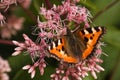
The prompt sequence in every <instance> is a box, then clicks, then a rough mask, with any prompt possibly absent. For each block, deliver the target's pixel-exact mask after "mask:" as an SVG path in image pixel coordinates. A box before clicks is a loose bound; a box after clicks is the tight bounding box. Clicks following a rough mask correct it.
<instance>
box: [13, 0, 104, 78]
mask: <svg viewBox="0 0 120 80" xmlns="http://www.w3.org/2000/svg"><path fill="white" fill-rule="evenodd" d="M78 1H79V0H65V1H63V2H62V4H61V5H58V6H56V5H55V4H54V5H53V7H52V8H51V9H49V10H48V9H46V8H45V7H44V6H42V7H41V8H40V15H41V16H42V19H44V21H40V20H41V19H39V17H38V27H36V29H35V32H34V34H37V35H38V37H39V38H40V43H38V44H36V43H34V42H33V41H32V40H31V39H30V38H29V37H28V36H27V35H25V34H23V37H24V39H25V42H24V43H19V42H17V41H13V43H14V44H15V45H16V46H18V47H17V48H15V52H14V53H13V55H14V56H15V55H18V54H20V53H21V52H22V51H26V52H27V53H29V54H30V56H31V59H32V61H33V62H34V63H33V65H26V66H24V67H23V69H24V70H28V73H31V78H33V77H34V76H35V68H36V67H39V70H40V73H41V75H43V74H44V68H45V67H46V63H45V60H44V58H45V57H48V56H49V55H48V51H47V50H48V45H49V43H50V42H51V41H54V40H56V39H58V38H59V37H61V36H63V35H65V34H66V28H70V29H71V31H72V30H75V29H76V28H78V27H84V28H86V27H89V25H90V24H89V18H90V17H91V15H90V13H89V11H88V10H87V9H86V8H85V7H81V6H77V5H76V2H78ZM81 24H84V25H81ZM101 54H102V50H101V43H99V44H97V47H96V50H95V51H94V52H93V56H92V57H90V58H88V59H86V60H83V61H80V62H79V63H77V64H74V65H70V64H68V63H64V62H62V63H60V64H59V67H58V68H56V72H55V73H54V74H52V75H51V79H52V80H70V79H72V80H82V78H84V77H85V76H88V72H91V74H92V76H93V77H94V78H95V79H97V76H96V72H97V73H98V72H100V71H104V69H103V68H102V67H101V66H99V65H98V64H97V63H102V62H103V61H102V60H101V59H100V58H99V56H100V55H101ZM36 58H38V60H37V61H35V59H36Z"/></svg>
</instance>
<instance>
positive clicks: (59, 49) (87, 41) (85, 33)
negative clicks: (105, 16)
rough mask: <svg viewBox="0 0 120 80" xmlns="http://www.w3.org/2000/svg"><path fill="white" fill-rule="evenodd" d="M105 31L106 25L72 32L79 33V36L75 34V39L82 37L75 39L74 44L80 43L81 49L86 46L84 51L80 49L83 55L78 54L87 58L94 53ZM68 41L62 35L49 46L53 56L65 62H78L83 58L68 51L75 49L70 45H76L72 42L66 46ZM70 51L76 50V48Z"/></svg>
mask: <svg viewBox="0 0 120 80" xmlns="http://www.w3.org/2000/svg"><path fill="white" fill-rule="evenodd" d="M104 31H105V28H104V27H91V28H86V29H82V30H77V31H76V32H75V33H72V34H73V35H77V36H74V37H76V38H74V39H80V40H75V41H76V42H74V44H78V43H80V46H79V47H80V49H79V50H81V49H82V47H84V46H85V48H83V50H81V51H82V52H81V51H80V53H79V54H80V55H82V57H81V56H78V57H79V58H82V59H86V58H87V57H88V56H89V55H90V54H92V52H93V50H94V49H95V46H96V44H97V43H98V41H99V39H100V37H101V35H102V34H103V33H104ZM68 37H70V36H68ZM78 37H80V38H78ZM66 41H68V40H66V39H64V37H62V38H60V39H59V40H57V41H55V42H53V43H52V44H51V45H50V46H49V47H48V50H49V52H50V55H51V57H54V58H56V59H58V60H62V61H63V62H67V63H78V62H79V60H81V59H78V57H75V56H74V55H76V53H68V52H69V51H68V50H69V49H73V48H69V46H74V45H71V44H70V45H69V46H66ZM79 41H81V42H79ZM69 43H70V41H69V42H68V44H69ZM81 43H82V44H84V46H83V45H81ZM79 50H78V51H79ZM70 51H73V52H74V49H73V50H70ZM71 54H72V55H71Z"/></svg>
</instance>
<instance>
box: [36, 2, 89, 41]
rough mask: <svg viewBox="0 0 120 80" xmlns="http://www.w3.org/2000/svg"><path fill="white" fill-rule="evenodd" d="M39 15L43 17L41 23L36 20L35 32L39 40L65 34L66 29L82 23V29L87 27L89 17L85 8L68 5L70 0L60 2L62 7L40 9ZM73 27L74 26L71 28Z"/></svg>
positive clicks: (54, 6)
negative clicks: (36, 31)
mask: <svg viewBox="0 0 120 80" xmlns="http://www.w3.org/2000/svg"><path fill="white" fill-rule="evenodd" d="M40 14H41V15H43V16H44V19H45V21H44V22H42V21H40V20H39V18H38V27H37V29H36V30H39V31H40V32H39V33H38V34H37V35H39V37H40V38H45V39H46V38H50V39H51V38H54V37H56V36H57V37H59V36H61V35H65V34H66V27H71V26H72V27H74V28H76V27H78V25H80V24H81V23H84V24H85V25H84V27H89V23H88V22H89V21H88V20H89V19H88V18H90V17H91V15H90V14H89V11H88V10H87V9H86V8H85V7H80V6H76V5H75V4H73V3H70V0H68V1H64V2H62V5H59V6H56V5H53V7H52V8H51V9H49V10H47V9H46V8H45V7H41V8H40ZM73 25H75V26H73Z"/></svg>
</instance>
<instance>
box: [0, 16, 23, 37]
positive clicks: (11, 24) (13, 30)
mask: <svg viewBox="0 0 120 80" xmlns="http://www.w3.org/2000/svg"><path fill="white" fill-rule="evenodd" d="M23 22H24V18H17V17H16V16H14V15H13V16H10V17H8V18H7V22H6V24H3V25H2V27H1V30H0V34H1V37H2V38H10V37H11V35H15V34H17V31H19V30H21V29H22V25H23ZM6 31H7V33H6Z"/></svg>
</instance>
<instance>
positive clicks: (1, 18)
mask: <svg viewBox="0 0 120 80" xmlns="http://www.w3.org/2000/svg"><path fill="white" fill-rule="evenodd" d="M5 23H6V22H5V17H4V16H3V15H2V14H1V13H0V26H3V25H4V24H5Z"/></svg>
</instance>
